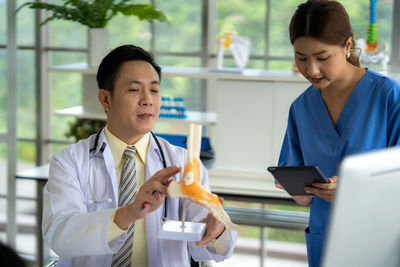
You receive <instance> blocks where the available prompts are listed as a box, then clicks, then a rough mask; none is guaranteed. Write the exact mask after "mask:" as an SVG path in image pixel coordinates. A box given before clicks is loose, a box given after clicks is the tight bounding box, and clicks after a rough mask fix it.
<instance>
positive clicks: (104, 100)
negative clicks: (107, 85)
mask: <svg viewBox="0 0 400 267" xmlns="http://www.w3.org/2000/svg"><path fill="white" fill-rule="evenodd" d="M97 98H98V99H99V102H100V104H101V105H102V106H103V109H104V111H105V112H107V111H109V110H110V103H111V92H110V91H109V90H104V89H99V92H98V93H97Z"/></svg>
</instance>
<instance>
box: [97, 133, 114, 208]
mask: <svg viewBox="0 0 400 267" xmlns="http://www.w3.org/2000/svg"><path fill="white" fill-rule="evenodd" d="M100 147H103V148H104V151H103V158H104V162H105V165H106V168H107V173H108V176H107V177H106V179H111V187H112V193H113V197H112V198H113V203H114V204H115V207H116V208H117V207H118V197H117V196H118V184H117V175H116V172H115V165H114V158H113V156H112V153H111V149H110V146H109V145H108V142H107V138H106V135H105V134H104V130H102V131H101V134H100V138H99V149H100Z"/></svg>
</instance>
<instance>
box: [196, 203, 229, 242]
mask: <svg viewBox="0 0 400 267" xmlns="http://www.w3.org/2000/svg"><path fill="white" fill-rule="evenodd" d="M219 201H220V202H221V204H222V206H224V199H223V198H222V197H220V198H219ZM200 222H204V223H206V232H205V234H204V236H203V239H201V240H200V241H198V242H196V245H197V246H201V245H205V244H208V243H210V242H211V241H213V240H214V239H217V238H218V237H219V236H220V235H221V234H222V233H223V232H224V231H225V226H224V225H223V224H222V223H221V222H220V221H218V220H217V219H216V218H215V217H214V216H213V215H212V214H211V213H209V214H208V215H207V217H205V218H204V219H202V220H201V221H200Z"/></svg>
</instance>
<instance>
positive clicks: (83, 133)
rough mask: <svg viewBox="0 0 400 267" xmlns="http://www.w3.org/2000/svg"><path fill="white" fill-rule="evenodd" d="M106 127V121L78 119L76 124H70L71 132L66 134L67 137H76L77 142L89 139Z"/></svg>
mask: <svg viewBox="0 0 400 267" xmlns="http://www.w3.org/2000/svg"><path fill="white" fill-rule="evenodd" d="M105 125H106V121H105V120H93V119H82V118H76V119H75V122H69V130H68V132H66V133H65V136H66V137H74V138H75V141H76V142H78V141H79V140H82V139H85V138H88V137H89V136H90V135H92V134H94V133H97V131H98V130H100V129H101V128H103V127H104V126H105Z"/></svg>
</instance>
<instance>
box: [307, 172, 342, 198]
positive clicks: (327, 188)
mask: <svg viewBox="0 0 400 267" xmlns="http://www.w3.org/2000/svg"><path fill="white" fill-rule="evenodd" d="M328 180H329V183H313V184H312V185H313V187H304V191H306V192H307V193H310V194H314V195H316V196H319V197H320V198H323V199H325V200H327V201H329V202H332V201H333V198H334V196H335V192H336V188H337V181H338V177H337V176H333V177H332V178H328Z"/></svg>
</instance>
